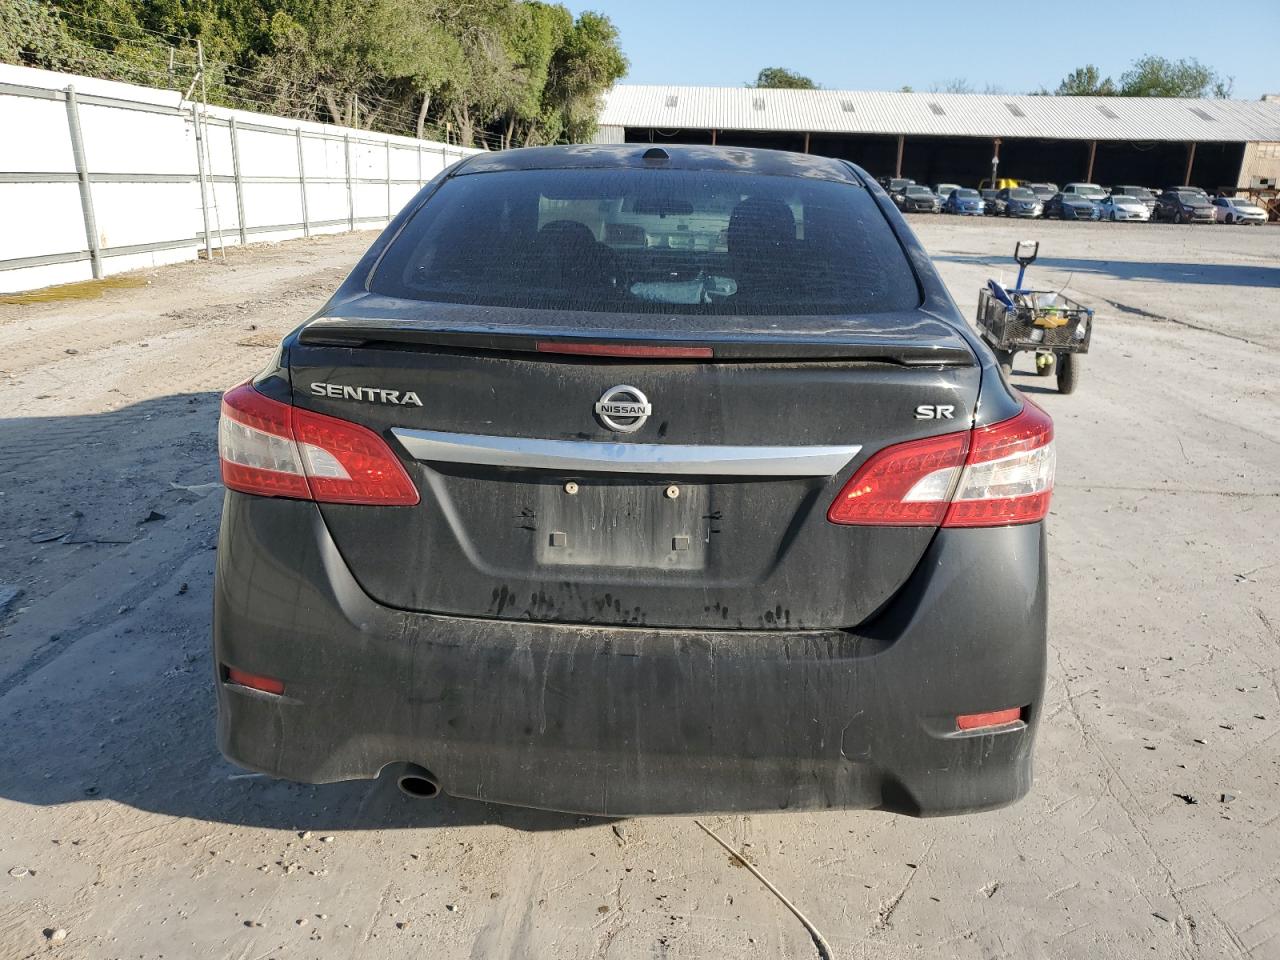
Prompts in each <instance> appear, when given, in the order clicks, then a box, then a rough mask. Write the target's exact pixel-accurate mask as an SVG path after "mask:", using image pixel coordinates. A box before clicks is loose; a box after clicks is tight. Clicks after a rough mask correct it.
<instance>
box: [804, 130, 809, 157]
mask: <svg viewBox="0 0 1280 960" xmlns="http://www.w3.org/2000/svg"><path fill="white" fill-rule="evenodd" d="M804 152H805V153H808V152H809V131H808V130H806V131H805V132H804Z"/></svg>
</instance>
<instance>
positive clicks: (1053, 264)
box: [933, 228, 1280, 287]
mask: <svg viewBox="0 0 1280 960" xmlns="http://www.w3.org/2000/svg"><path fill="white" fill-rule="evenodd" d="M1188 229H1190V228H1188ZM933 259H934V260H942V261H946V262H948V263H960V264H968V265H970V266H985V267H1000V268H1004V269H1006V270H1007V269H1008V268H1009V259H1008V257H996V256H990V257H987V256H979V255H977V254H935V255H933ZM1035 267H1036V268H1039V269H1043V268H1046V267H1047V268H1049V269H1053V270H1061V271H1063V272H1067V273H1082V274H1095V275H1099V276H1108V277H1114V278H1115V279H1117V280H1148V281H1152V282H1156V283H1193V284H1207V285H1212V286H1234V287H1276V286H1280V267H1257V266H1248V265H1239V264H1233V263H1182V262H1173V261H1171V262H1154V263H1153V262H1148V261H1141V260H1090V259H1081V258H1074V257H1040V258H1039V259H1038V260H1036V262H1035Z"/></svg>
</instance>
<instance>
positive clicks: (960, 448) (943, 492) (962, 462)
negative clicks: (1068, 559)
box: [827, 401, 1054, 527]
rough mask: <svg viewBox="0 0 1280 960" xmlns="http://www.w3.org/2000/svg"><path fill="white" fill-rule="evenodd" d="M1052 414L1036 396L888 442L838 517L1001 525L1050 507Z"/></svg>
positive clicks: (831, 514) (862, 471)
mask: <svg viewBox="0 0 1280 960" xmlns="http://www.w3.org/2000/svg"><path fill="white" fill-rule="evenodd" d="M1053 470H1054V450H1053V421H1052V420H1050V419H1049V415H1048V414H1046V413H1045V412H1044V411H1043V410H1041V409H1040V408H1039V407H1037V406H1036V405H1035V404H1033V403H1031V402H1030V401H1027V402H1026V405H1025V406H1024V407H1023V409H1022V412H1021V413H1019V414H1018V415H1017V416H1015V417H1012V418H1011V419H1009V420H1005V421H1004V422H1002V423H997V424H993V425H992V426H989V427H979V428H978V429H975V430H965V431H963V432H960V433H946V434H943V435H942V436H938V437H927V438H925V439H923V440H910V441H908V442H906V443H898V444H894V445H893V446H891V447H885V448H884V449H883V450H881V451H879V452H878V453H876V454H875V455H873V456H872V457H871V458H870V459H869V460H868V461H867V462H866V463H864V464H863V465H862V466H861V467H860V468H859V469H858V472H857V473H855V474H854V475H853V478H852V479H851V480H850V481H849V482H848V483H847V484H845V485H844V488H843V489H842V490H841V491H840V493H839V495H837V497H836V499H835V501H834V502H833V503H832V504H831V508H830V509H829V510H828V511H827V519H828V520H830V521H831V522H832V523H845V524H857V525H863V526H897V527H936V526H943V527H1001V526H1008V525H1011V524H1017V523H1032V522H1034V521H1036V520H1041V519H1043V518H1044V516H1045V514H1047V513H1048V512H1049V497H1050V494H1051V493H1052V491H1053Z"/></svg>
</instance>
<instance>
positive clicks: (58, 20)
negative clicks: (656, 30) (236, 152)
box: [0, 0, 627, 146]
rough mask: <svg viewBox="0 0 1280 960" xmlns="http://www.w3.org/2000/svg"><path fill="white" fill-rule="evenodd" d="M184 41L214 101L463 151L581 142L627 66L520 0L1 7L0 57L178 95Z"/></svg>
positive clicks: (604, 40)
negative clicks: (445, 140) (443, 141)
mask: <svg viewBox="0 0 1280 960" xmlns="http://www.w3.org/2000/svg"><path fill="white" fill-rule="evenodd" d="M197 41H198V42H199V44H200V46H201V50H202V52H203V58H204V63H205V72H204V75H203V77H202V79H203V82H204V85H205V86H206V87H207V89H208V96H209V100H210V102H212V103H221V104H224V105H228V106H238V107H245V108H247V109H258V110H267V111H270V112H273V113H278V114H282V115H285V116H292V117H298V118H300V119H308V120H321V121H326V122H332V123H338V124H342V125H346V126H355V127H376V128H378V129H382V130H388V131H390V132H394V133H406V134H417V135H418V136H424V135H434V136H445V135H447V136H449V137H450V139H452V140H453V141H454V142H458V143H463V144H466V145H471V144H473V143H475V142H477V141H478V142H480V143H483V144H485V145H490V146H497V145H503V146H508V145H516V144H526V143H547V142H557V141H560V140H564V139H573V140H583V139H588V138H590V136H591V135H592V133H593V132H594V127H595V116H596V113H597V112H598V102H599V98H600V96H601V94H602V93H603V92H604V91H605V90H607V89H608V88H609V86H611V85H612V84H613V83H614V81H616V80H617V79H619V78H620V77H621V76H622V75H623V74H624V73H626V70H627V62H626V60H625V58H624V57H623V56H622V52H621V50H620V49H619V46H618V35H617V31H616V29H615V28H614V26H613V24H612V23H611V22H610V21H609V20H608V19H607V18H606V17H603V16H601V15H600V14H597V13H591V12H584V13H582V14H581V15H580V16H579V17H578V18H577V19H576V20H575V19H574V17H573V15H572V14H571V13H570V12H569V11H568V10H567V9H565V8H564V7H563V6H561V5H559V4H555V3H541V2H533V0H528V2H521V0H62V2H60V3H58V4H57V5H56V6H55V5H53V4H51V3H48V2H40V0H0V61H7V62H10V63H21V64H26V65H29V66H37V67H43V68H45V69H50V70H58V71H63V72H68V73H81V74H86V75H90V76H97V77H104V78H107V79H113V80H127V81H130V82H133V83H140V84H147V85H151V86H168V87H174V88H177V89H182V90H184V91H185V90H186V89H188V87H189V86H190V84H191V83H192V81H193V80H194V79H195V77H196V67H197V54H196V42H197ZM171 65H172V69H171ZM442 128H443V129H442Z"/></svg>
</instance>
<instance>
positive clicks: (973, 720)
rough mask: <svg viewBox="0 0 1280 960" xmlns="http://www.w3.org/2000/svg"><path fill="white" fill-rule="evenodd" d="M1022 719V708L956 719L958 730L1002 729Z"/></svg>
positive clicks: (967, 715) (964, 715)
mask: <svg viewBox="0 0 1280 960" xmlns="http://www.w3.org/2000/svg"><path fill="white" fill-rule="evenodd" d="M1021 719H1022V708H1021V707H1010V708H1009V709H1008V710H992V711H990V712H988V713H965V714H961V715H960V716H958V717H956V729H957V730H978V729H981V728H982V727H1001V726H1004V725H1005V724H1006V723H1013V722H1014V721H1015V720H1021Z"/></svg>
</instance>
